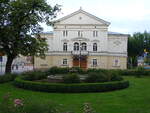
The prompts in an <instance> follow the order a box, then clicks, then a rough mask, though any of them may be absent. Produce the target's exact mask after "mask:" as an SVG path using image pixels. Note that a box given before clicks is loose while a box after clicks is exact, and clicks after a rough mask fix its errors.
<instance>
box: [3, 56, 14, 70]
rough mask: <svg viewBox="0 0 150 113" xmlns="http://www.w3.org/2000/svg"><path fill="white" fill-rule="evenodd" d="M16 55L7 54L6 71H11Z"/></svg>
mask: <svg viewBox="0 0 150 113" xmlns="http://www.w3.org/2000/svg"><path fill="white" fill-rule="evenodd" d="M14 58H15V57H13V56H7V62H6V68H5V73H11V65H12V62H13V60H14Z"/></svg>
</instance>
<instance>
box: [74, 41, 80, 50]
mask: <svg viewBox="0 0 150 113" xmlns="http://www.w3.org/2000/svg"><path fill="white" fill-rule="evenodd" d="M74 51H79V43H78V42H75V43H74Z"/></svg>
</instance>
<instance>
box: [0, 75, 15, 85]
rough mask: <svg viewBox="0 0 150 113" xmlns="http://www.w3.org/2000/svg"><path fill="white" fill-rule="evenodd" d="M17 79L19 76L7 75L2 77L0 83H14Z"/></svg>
mask: <svg viewBox="0 0 150 113" xmlns="http://www.w3.org/2000/svg"><path fill="white" fill-rule="evenodd" d="M16 77H17V74H5V75H2V76H0V83H5V82H10V81H13V80H14V79H15V78H16Z"/></svg>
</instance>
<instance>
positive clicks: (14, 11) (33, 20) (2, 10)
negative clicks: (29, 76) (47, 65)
mask: <svg viewBox="0 0 150 113" xmlns="http://www.w3.org/2000/svg"><path fill="white" fill-rule="evenodd" d="M59 10H60V7H59V5H55V6H54V7H52V6H50V5H48V4H47V2H46V1H45V0H0V52H1V53H4V54H5V55H6V56H7V58H8V60H7V63H6V72H11V64H12V61H13V59H14V58H16V57H17V56H19V55H24V56H28V55H29V56H33V55H37V56H41V57H44V55H45V52H46V51H47V50H48V47H47V43H46V41H45V39H44V38H41V37H40V35H38V34H39V33H40V32H41V31H42V30H43V29H42V27H41V26H40V23H43V22H44V23H46V24H49V23H50V21H51V20H52V19H53V18H55V17H56V15H57V12H58V11H59ZM35 34H36V36H37V37H35Z"/></svg>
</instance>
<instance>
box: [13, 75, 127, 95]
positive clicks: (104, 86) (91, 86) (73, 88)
mask: <svg viewBox="0 0 150 113" xmlns="http://www.w3.org/2000/svg"><path fill="white" fill-rule="evenodd" d="M14 85H15V86H17V87H19V88H24V89H29V90H34V91H42V92H59V93H79V92H105V91H112V90H119V89H124V88H127V87H128V86H129V82H128V81H115V82H104V83H77V84H63V83H42V82H34V81H26V80H23V79H22V78H21V77H17V78H16V79H15V80H14Z"/></svg>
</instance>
